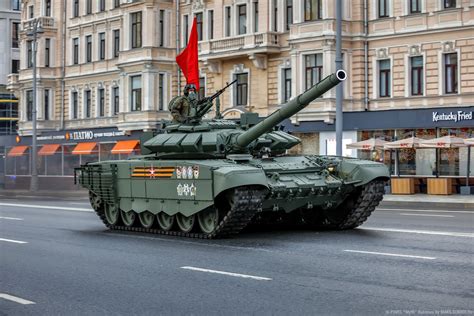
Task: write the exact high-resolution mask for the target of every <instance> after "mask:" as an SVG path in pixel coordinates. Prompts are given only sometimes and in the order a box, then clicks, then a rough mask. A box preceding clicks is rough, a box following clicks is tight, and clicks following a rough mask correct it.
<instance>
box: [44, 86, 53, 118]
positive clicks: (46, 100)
mask: <svg viewBox="0 0 474 316" xmlns="http://www.w3.org/2000/svg"><path fill="white" fill-rule="evenodd" d="M50 91H51V90H49V89H45V90H44V120H45V121H47V120H49V100H50V98H49V94H50Z"/></svg>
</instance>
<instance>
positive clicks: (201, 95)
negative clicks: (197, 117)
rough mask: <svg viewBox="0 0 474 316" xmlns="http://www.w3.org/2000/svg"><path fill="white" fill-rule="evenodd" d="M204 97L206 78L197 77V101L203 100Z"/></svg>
mask: <svg viewBox="0 0 474 316" xmlns="http://www.w3.org/2000/svg"><path fill="white" fill-rule="evenodd" d="M205 97H206V78H205V77H199V91H198V98H199V100H201V99H204V98H205Z"/></svg>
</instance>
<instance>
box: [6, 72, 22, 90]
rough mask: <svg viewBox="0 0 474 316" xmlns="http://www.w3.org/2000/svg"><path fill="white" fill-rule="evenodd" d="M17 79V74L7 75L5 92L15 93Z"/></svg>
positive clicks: (17, 86) (17, 85)
mask: <svg viewBox="0 0 474 316" xmlns="http://www.w3.org/2000/svg"><path fill="white" fill-rule="evenodd" d="M18 78H19V74H9V75H8V77H7V90H9V91H12V92H16V91H15V90H17V89H18V88H19V84H18Z"/></svg>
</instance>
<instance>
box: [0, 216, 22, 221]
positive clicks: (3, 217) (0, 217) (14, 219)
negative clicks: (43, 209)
mask: <svg viewBox="0 0 474 316" xmlns="http://www.w3.org/2000/svg"><path fill="white" fill-rule="evenodd" d="M0 219H8V220H12V221H22V220H23V218H18V217H7V216H0Z"/></svg>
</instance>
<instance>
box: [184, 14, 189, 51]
mask: <svg viewBox="0 0 474 316" xmlns="http://www.w3.org/2000/svg"><path fill="white" fill-rule="evenodd" d="M183 29H184V30H183V31H184V32H183V34H184V41H183V43H184V46H186V45H188V37H189V33H188V30H189V21H188V16H187V15H185V16H183Z"/></svg>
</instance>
